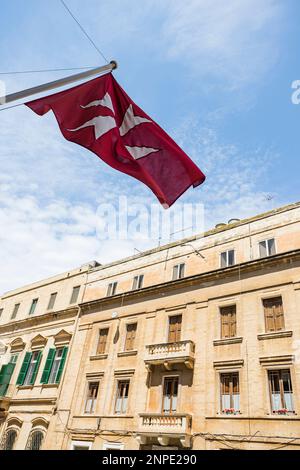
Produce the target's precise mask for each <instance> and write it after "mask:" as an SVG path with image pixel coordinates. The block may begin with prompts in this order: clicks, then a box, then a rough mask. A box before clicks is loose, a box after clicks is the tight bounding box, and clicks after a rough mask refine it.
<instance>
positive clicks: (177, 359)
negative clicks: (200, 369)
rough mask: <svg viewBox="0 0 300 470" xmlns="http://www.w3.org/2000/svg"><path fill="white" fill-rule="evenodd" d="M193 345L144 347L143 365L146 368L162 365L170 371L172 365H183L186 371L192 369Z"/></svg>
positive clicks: (179, 342) (162, 344) (190, 343)
mask: <svg viewBox="0 0 300 470" xmlns="http://www.w3.org/2000/svg"><path fill="white" fill-rule="evenodd" d="M194 357H195V344H194V343H193V341H190V340H187V341H178V342H175V343H161V344H150V345H148V346H146V355H145V364H146V366H147V367H149V368H151V367H152V366H157V365H163V366H164V367H165V369H166V370H171V369H172V365H173V364H184V365H185V366H186V367H187V368H188V369H193V368H194V360H195V359H194Z"/></svg>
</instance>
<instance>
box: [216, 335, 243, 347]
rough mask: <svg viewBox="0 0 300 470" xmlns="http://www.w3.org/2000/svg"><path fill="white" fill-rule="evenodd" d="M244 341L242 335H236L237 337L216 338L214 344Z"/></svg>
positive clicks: (220, 344)
mask: <svg viewBox="0 0 300 470" xmlns="http://www.w3.org/2000/svg"><path fill="white" fill-rule="evenodd" d="M242 342H243V338H242V337H235V338H224V339H215V340H214V342H213V344H214V346H222V345H226V344H237V343H242Z"/></svg>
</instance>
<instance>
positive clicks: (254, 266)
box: [79, 249, 300, 314]
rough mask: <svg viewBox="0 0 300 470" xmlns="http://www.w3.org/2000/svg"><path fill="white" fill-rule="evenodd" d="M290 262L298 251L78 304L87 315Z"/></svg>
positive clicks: (298, 259) (294, 258)
mask: <svg viewBox="0 0 300 470" xmlns="http://www.w3.org/2000/svg"><path fill="white" fill-rule="evenodd" d="M291 261H300V249H299V250H293V251H288V252H285V253H279V254H276V255H274V256H270V257H268V258H259V259H255V260H251V261H246V262H244V263H240V264H236V265H234V266H231V267H228V268H219V269H215V270H213V271H208V272H206V273H200V274H195V275H193V276H188V277H185V278H183V279H178V280H175V281H168V282H162V283H159V284H154V285H152V286H149V287H144V288H142V289H139V290H135V291H127V292H123V293H120V294H116V295H113V296H111V297H102V298H100V299H96V300H92V301H88V302H83V303H81V304H79V307H80V308H81V312H82V314H88V313H90V312H91V311H94V309H95V308H97V307H99V306H106V305H110V304H115V303H116V302H120V304H121V303H122V305H124V302H125V301H126V300H130V301H132V300H137V301H138V300H139V299H142V298H144V297H145V296H149V295H152V294H156V295H157V294H158V293H161V294H162V295H165V294H167V293H168V292H169V291H173V290H178V289H180V288H185V287H191V286H195V285H197V284H200V283H205V282H212V281H217V280H221V279H226V278H229V277H233V276H238V277H240V276H241V275H242V274H246V273H248V272H254V271H257V270H262V269H268V268H271V267H272V266H276V265H284V264H287V263H289V264H290V262H291Z"/></svg>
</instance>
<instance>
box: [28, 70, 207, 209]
mask: <svg viewBox="0 0 300 470" xmlns="http://www.w3.org/2000/svg"><path fill="white" fill-rule="evenodd" d="M26 105H27V106H28V107H29V108H31V109H32V110H33V111H34V112H35V113H37V114H39V115H40V116H42V115H44V114H46V113H47V112H48V111H49V110H50V109H52V111H53V112H54V114H55V117H56V119H57V122H58V124H59V127H60V130H61V132H62V134H63V136H64V137H65V138H66V139H67V140H70V141H71V142H75V143H76V144H79V145H81V146H83V147H86V148H87V149H89V150H91V151H92V152H94V153H95V154H96V155H97V156H98V157H99V158H101V159H102V160H104V161H105V162H106V163H107V164H108V165H110V166H111V167H113V168H115V169H116V170H119V171H122V172H123V173H126V174H128V175H131V176H133V177H134V178H136V179H138V180H140V181H142V182H143V183H145V184H146V185H147V186H148V187H149V188H150V189H151V190H152V191H153V192H154V194H155V195H156V196H157V197H158V199H159V201H160V202H161V203H162V204H163V206H164V207H170V206H171V205H172V204H173V203H174V202H175V201H176V199H178V198H179V197H180V196H181V195H182V194H183V193H184V192H185V191H186V190H187V189H188V188H189V187H190V186H194V187H196V186H198V185H199V184H201V183H203V181H204V180H205V176H204V174H203V173H202V172H201V171H200V169H199V168H198V167H197V166H196V165H195V164H194V163H193V162H192V160H191V159H190V158H189V157H188V156H187V155H186V154H185V153H184V152H183V150H181V148H180V147H178V145H177V144H176V143H175V142H174V141H173V140H172V139H171V137H169V136H168V134H166V132H165V131H163V129H161V128H160V127H159V126H158V124H156V123H155V122H154V121H153V120H152V119H151V118H150V117H149V116H147V114H146V113H144V111H142V110H141V109H140V108H139V107H138V106H137V105H136V104H135V103H134V102H133V101H132V100H131V99H130V98H129V96H128V95H127V94H126V93H125V92H124V90H123V89H122V88H121V87H120V85H119V84H118V83H117V81H116V80H115V79H114V77H113V76H112V74H110V73H109V74H106V75H103V76H102V77H99V78H96V79H94V80H91V81H89V82H87V83H83V84H82V85H79V86H76V87H74V88H70V89H69V90H66V91H62V92H60V93H56V94H54V95H50V96H46V97H45V98H41V99H38V100H34V101H31V102H30V103H26Z"/></svg>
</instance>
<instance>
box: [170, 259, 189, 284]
mask: <svg viewBox="0 0 300 470" xmlns="http://www.w3.org/2000/svg"><path fill="white" fill-rule="evenodd" d="M185 265H186V263H178V264H175V265H174V266H173V270H172V281H178V280H179V279H183V278H184V277H185ZM175 270H176V271H175ZM175 272H176V275H175Z"/></svg>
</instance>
